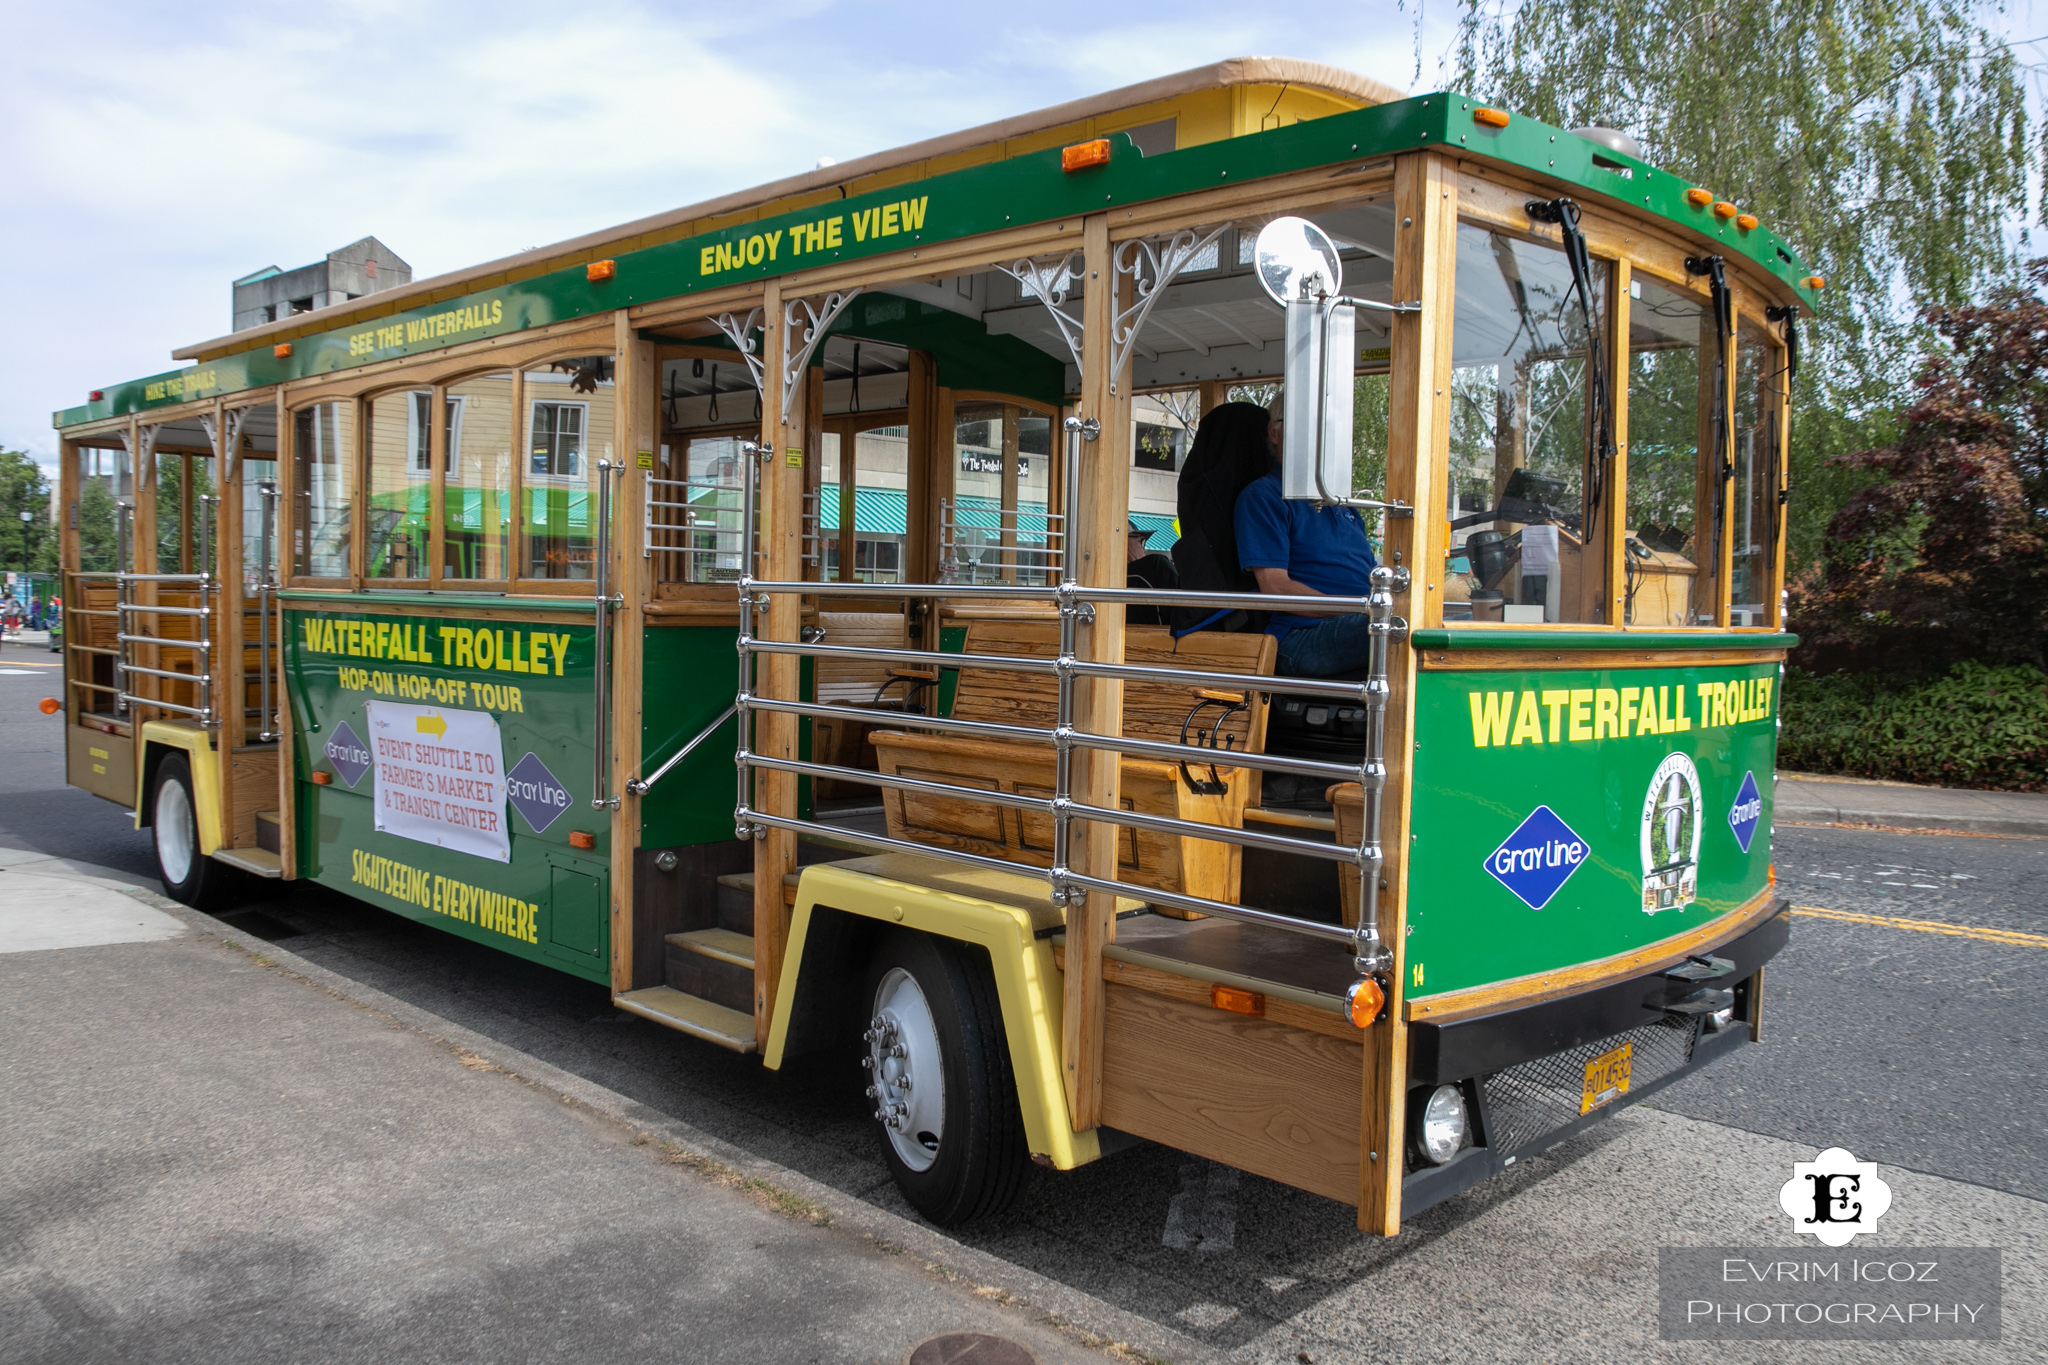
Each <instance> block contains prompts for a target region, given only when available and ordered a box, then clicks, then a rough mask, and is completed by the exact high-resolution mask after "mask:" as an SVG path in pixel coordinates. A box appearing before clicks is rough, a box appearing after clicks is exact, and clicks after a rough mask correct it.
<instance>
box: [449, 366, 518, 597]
mask: <svg viewBox="0 0 2048 1365" xmlns="http://www.w3.org/2000/svg"><path fill="white" fill-rule="evenodd" d="M447 403H448V412H447V417H446V423H447V428H448V434H447V439H448V459H447V466H448V475H447V484H446V486H445V487H444V488H443V489H442V493H441V527H442V529H441V576H442V577H443V578H460V579H504V578H509V577H511V568H512V546H511V541H512V451H513V449H514V446H513V441H512V376H511V375H509V374H487V375H479V376H477V377H475V378H473V379H464V380H462V381H460V382H458V383H455V384H451V385H449V386H448V397H447Z"/></svg>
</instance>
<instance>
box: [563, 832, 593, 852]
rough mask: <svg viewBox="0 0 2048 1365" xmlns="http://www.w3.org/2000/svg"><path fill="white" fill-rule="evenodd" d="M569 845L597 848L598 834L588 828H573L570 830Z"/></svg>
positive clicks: (572, 846)
mask: <svg viewBox="0 0 2048 1365" xmlns="http://www.w3.org/2000/svg"><path fill="white" fill-rule="evenodd" d="M569 847H571V848H581V849H593V848H596V847H597V836H596V835H595V834H592V833H591V832H590V831H589V830H587V829H572V830H570V831H569Z"/></svg>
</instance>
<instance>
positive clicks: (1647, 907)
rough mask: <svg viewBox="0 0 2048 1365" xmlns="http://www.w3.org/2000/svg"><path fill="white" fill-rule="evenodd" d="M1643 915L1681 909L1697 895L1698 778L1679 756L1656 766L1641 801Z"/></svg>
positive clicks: (1698, 859)
mask: <svg viewBox="0 0 2048 1365" xmlns="http://www.w3.org/2000/svg"><path fill="white" fill-rule="evenodd" d="M1642 851H1643V913H1644V914H1646V915H1654V914H1656V913H1657V912H1658V911H1659V910H1683V909H1684V908H1685V907H1686V906H1688V905H1690V904H1692V903H1693V901H1695V900H1697V899H1698V898H1699V890H1700V774H1699V769H1697V768H1695V767H1694V766H1693V763H1692V759H1691V758H1689V757H1687V756H1686V755H1685V754H1671V755H1669V756H1668V757H1666V758H1665V760H1664V761H1663V762H1662V763H1659V764H1658V765H1657V771H1656V772H1655V773H1653V774H1652V775H1651V777H1650V789H1649V791H1648V792H1646V793H1645V794H1644V796H1643V843H1642Z"/></svg>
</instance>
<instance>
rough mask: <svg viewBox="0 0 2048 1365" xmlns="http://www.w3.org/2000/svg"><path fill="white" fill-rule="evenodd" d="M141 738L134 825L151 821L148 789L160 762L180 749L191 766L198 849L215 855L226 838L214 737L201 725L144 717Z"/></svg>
mask: <svg viewBox="0 0 2048 1365" xmlns="http://www.w3.org/2000/svg"><path fill="white" fill-rule="evenodd" d="M138 738H139V740H140V752H139V753H137V754H136V760H137V761H136V764H135V827H136V828H137V829H141V828H142V827H143V826H145V825H147V824H148V823H149V821H150V812H149V789H150V785H151V784H152V783H154V782H155V781H156V769H157V764H158V763H160V762H161V761H162V760H163V756H164V754H165V753H166V752H168V751H169V750H172V749H176V750H179V751H180V752H182V753H183V754H184V755H185V761H186V762H187V763H188V764H190V765H191V767H192V804H193V806H194V807H195V809H194V812H193V813H194V815H196V816H197V817H198V822H199V852H200V854H201V855H202V856H204V857H212V856H213V853H214V851H215V850H216V849H218V848H219V847H220V846H221V844H222V843H223V842H224V841H223V839H222V838H221V828H220V816H221V799H220V754H219V752H218V751H217V750H215V749H214V747H213V741H212V739H211V738H210V737H209V736H208V735H207V733H206V731H204V730H202V729H200V728H199V727H198V726H196V725H186V724H184V723H183V722H181V721H175V720H148V721H144V722H143V723H142V734H141V735H140V736H139V737H138Z"/></svg>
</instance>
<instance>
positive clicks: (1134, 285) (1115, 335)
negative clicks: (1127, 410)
mask: <svg viewBox="0 0 2048 1365" xmlns="http://www.w3.org/2000/svg"><path fill="white" fill-rule="evenodd" d="M1228 231H1230V224H1228V223H1221V224H1218V225H1217V226H1215V227H1213V228H1210V229H1209V230H1208V232H1207V233H1206V234H1205V233H1203V231H1202V230H1201V229H1199V228H1182V229H1181V230H1180V231H1178V232H1176V233H1174V234H1173V235H1172V236H1171V237H1166V238H1159V237H1134V238H1132V239H1131V240H1130V241H1128V242H1119V243H1118V244H1117V248H1116V251H1115V252H1114V253H1113V254H1112V256H1111V259H1112V260H1113V261H1114V262H1115V264H1116V271H1115V276H1116V278H1115V293H1114V294H1112V295H1111V297H1110V313H1111V316H1112V319H1113V321H1112V323H1111V326H1110V329H1109V340H1110V346H1109V391H1110V392H1111V393H1115V392H1117V384H1118V382H1119V381H1121V380H1122V378H1123V373H1124V366H1125V364H1127V363H1128V362H1129V361H1130V358H1131V348H1132V347H1133V346H1135V345H1136V344H1137V341H1138V333H1139V332H1141V331H1143V330H1144V328H1145V319H1146V317H1147V316H1149V315H1150V314H1151V312H1152V306H1153V305H1154V304H1156V303H1158V302H1159V299H1160V296H1161V292H1162V291H1163V290H1164V289H1165V288H1166V286H1167V285H1169V284H1171V283H1173V280H1174V277H1175V276H1177V275H1179V274H1180V272H1181V271H1183V270H1185V269H1187V267H1188V262H1190V261H1192V260H1194V259H1195V257H1197V256H1199V255H1201V253H1202V249H1203V248H1204V247H1207V246H1209V245H1211V244H1213V243H1214V242H1215V241H1216V239H1217V238H1219V237H1221V236H1222V235H1223V234H1224V233H1226V232H1228ZM1125 276H1129V277H1130V280H1131V305H1130V307H1128V308H1125V307H1123V306H1122V303H1123V282H1124V277H1125Z"/></svg>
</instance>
